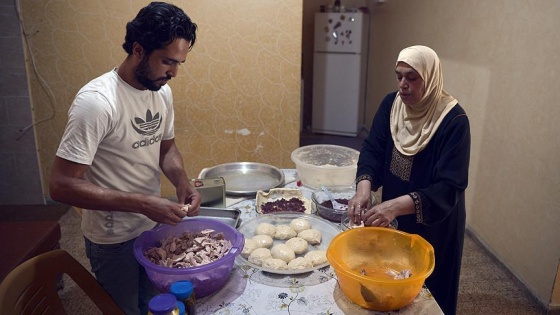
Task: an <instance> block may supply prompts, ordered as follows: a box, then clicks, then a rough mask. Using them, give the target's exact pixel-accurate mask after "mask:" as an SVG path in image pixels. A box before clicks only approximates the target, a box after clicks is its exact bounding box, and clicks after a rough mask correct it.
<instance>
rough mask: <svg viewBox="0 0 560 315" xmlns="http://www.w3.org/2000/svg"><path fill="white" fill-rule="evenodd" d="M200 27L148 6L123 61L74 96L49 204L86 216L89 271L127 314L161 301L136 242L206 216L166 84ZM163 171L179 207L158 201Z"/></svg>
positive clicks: (178, 13) (169, 9)
mask: <svg viewBox="0 0 560 315" xmlns="http://www.w3.org/2000/svg"><path fill="white" fill-rule="evenodd" d="M196 29H197V26H196V24H194V23H193V22H192V21H191V20H190V18H189V17H188V16H187V15H186V14H185V12H183V10H181V9H180V8H178V7H176V6H174V5H171V4H167V3H162V2H152V3H150V4H149V5H147V6H146V7H144V8H143V9H141V10H140V11H139V12H138V15H137V16H136V18H135V19H134V20H132V21H131V22H129V23H128V24H127V26H126V37H125V42H124V44H123V48H124V50H125V51H126V52H127V53H128V56H127V57H126V59H125V60H124V61H123V62H122V63H121V64H120V65H119V67H118V68H116V69H113V70H112V71H110V72H108V73H105V74H103V75H101V76H100V77H98V78H96V79H94V80H92V81H91V82H89V83H88V84H86V85H85V86H84V87H83V88H82V89H81V90H80V91H79V92H78V94H77V95H76V98H75V99H74V101H73V103H72V106H71V107H70V110H69V111H68V124H67V126H66V130H65V132H64V135H63V137H62V140H61V143H60V146H59V148H58V150H57V152H56V157H55V161H54V165H53V168H52V173H51V179H50V184H49V189H50V195H51V198H52V199H54V200H56V201H59V202H62V203H65V204H70V205H73V206H76V207H79V208H82V209H83V211H82V224H81V226H82V231H83V233H84V239H85V245H86V254H87V256H88V258H89V259H90V262H91V266H92V271H93V272H94V273H95V276H96V278H97V280H98V281H99V282H100V283H101V285H102V286H103V287H104V288H105V290H107V292H109V294H110V295H111V296H112V297H113V299H115V301H116V302H117V303H118V304H119V306H120V307H121V308H122V309H123V311H124V312H125V313H127V314H146V313H147V312H148V307H147V304H148V302H149V300H150V298H151V297H153V296H154V295H155V294H157V293H158V292H157V291H155V289H154V287H153V286H152V284H151V282H150V281H149V279H148V278H147V276H146V274H145V271H144V269H143V268H142V267H141V266H140V265H139V264H138V263H137V261H136V260H135V258H134V255H133V251H132V245H133V243H134V240H135V238H136V237H137V236H138V235H140V233H142V232H143V231H146V230H148V229H151V228H153V227H155V225H156V224H157V223H164V224H176V223H178V222H180V221H181V219H182V218H183V217H184V216H185V215H188V216H196V215H198V212H199V208H200V202H201V197H200V194H199V193H198V192H197V191H196V189H195V188H194V187H193V186H192V185H191V184H190V182H189V179H188V177H187V174H186V172H185V170H184V165H183V159H182V156H181V154H180V153H179V151H178V149H177V146H176V145H175V141H174V125H173V119H174V112H173V97H172V93H171V89H170V87H169V86H168V85H167V82H168V81H169V80H170V79H171V78H173V77H175V76H176V75H177V71H178V67H179V65H181V64H182V63H184V62H185V60H186V57H187V54H188V52H189V51H190V50H191V48H192V47H193V45H194V43H195V40H196ZM161 172H163V174H164V175H165V176H166V177H167V178H168V179H169V181H170V182H171V183H172V184H173V185H174V186H175V188H176V195H177V198H178V202H173V201H171V200H169V199H166V198H161V197H160V189H161V182H160V175H161Z"/></svg>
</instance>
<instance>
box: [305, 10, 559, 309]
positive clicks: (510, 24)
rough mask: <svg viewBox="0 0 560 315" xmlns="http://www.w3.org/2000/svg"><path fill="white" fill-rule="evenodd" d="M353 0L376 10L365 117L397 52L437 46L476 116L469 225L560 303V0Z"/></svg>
mask: <svg viewBox="0 0 560 315" xmlns="http://www.w3.org/2000/svg"><path fill="white" fill-rule="evenodd" d="M347 2H349V1H347ZM310 3H311V4H310ZM322 3H323V1H319V0H317V1H311V0H308V1H306V5H304V8H308V7H313V10H315V8H316V7H318V6H319V5H320V4H322ZM354 3H358V5H360V4H359V3H361V4H362V5H367V6H368V7H369V8H370V10H371V18H372V25H371V30H372V32H371V42H370V64H369V82H368V87H369V89H368V102H367V104H368V105H367V117H366V122H368V124H369V123H370V122H371V119H372V118H373V115H374V113H375V111H376V110H377V106H378V104H379V102H380V101H381V99H382V97H383V96H384V95H385V94H387V93H388V92H391V91H392V90H394V89H395V87H396V85H395V80H394V62H395V59H396V57H397V55H398V52H399V51H400V50H401V49H402V48H404V47H406V46H410V45H415V44H424V45H428V46H431V47H432V48H434V49H435V50H436V51H437V52H438V54H439V56H440V59H441V60H442V63H443V69H444V82H445V88H446V89H447V90H448V92H450V93H451V94H452V95H454V96H455V97H456V98H457V99H458V100H459V102H460V103H461V105H462V106H463V107H464V108H465V110H466V111H467V113H468V115H469V117H470V122H471V134H472V148H471V149H472V152H471V172H470V185H469V188H468V190H467V197H468V199H467V207H468V217H467V224H468V227H469V229H470V230H471V231H472V232H474V234H475V235H476V236H477V237H478V238H479V239H480V240H481V241H482V242H483V243H484V244H486V245H487V247H488V248H489V249H490V250H491V251H492V252H493V253H494V254H495V255H496V256H497V258H498V259H500V260H501V261H502V262H503V263H504V264H505V265H506V266H507V267H508V268H509V269H510V270H511V271H512V272H513V273H514V274H515V275H516V276H517V277H518V278H519V279H520V280H521V281H522V282H523V283H525V284H526V285H527V287H528V288H529V290H530V291H532V293H533V294H534V295H535V296H536V297H537V298H538V299H539V300H540V301H541V303H542V304H543V305H546V306H549V307H559V306H560V288H559V287H560V283H558V282H559V281H558V280H557V281H556V282H557V283H556V290H555V291H554V292H555V293H554V294H552V292H553V289H554V283H555V279H558V278H557V277H558V276H557V274H558V270H559V269H558V267H559V261H560V228H559V224H560V209H559V208H560V207H559V202H558V195H559V192H560V191H559V187H560V172H558V156H559V154H560V150H559V148H560V147H559V145H558V139H557V138H558V131H559V126H558V122H557V120H558V117H559V116H560V106H558V96H559V92H558V87H557V84H556V81H557V80H556V76H557V74H558V73H560V54H558V53H557V52H558V51H560V36H559V35H558V34H560V33H559V32H558V29H559V28H560V19H559V18H558V17H559V16H560V2H559V1H536V0H535V1H526V0H507V1H506V0H502V1H486V0H474V1H463V0H448V1H441V0H416V1H410V0H386V1H385V2H384V3H382V4H378V3H376V2H374V1H361V2H359V1H354ZM310 14H311V13H310V12H307V11H306V12H304V16H305V17H308V18H309V17H310ZM304 25H306V23H304ZM309 36H310V35H309V34H308V33H305V32H304V40H305V38H309ZM306 69H308V68H306V65H305V64H304V73H305V71H306ZM304 75H305V74H304ZM306 85H307V82H306Z"/></svg>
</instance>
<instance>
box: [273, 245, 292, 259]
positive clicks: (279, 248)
mask: <svg viewBox="0 0 560 315" xmlns="http://www.w3.org/2000/svg"><path fill="white" fill-rule="evenodd" d="M270 253H271V254H272V257H273V258H278V259H282V260H283V261H285V262H287V263H288V262H290V260H292V259H294V258H296V254H295V253H294V250H293V249H291V248H290V247H289V246H288V245H286V244H277V245H274V246H273V247H272V249H271V250H270Z"/></svg>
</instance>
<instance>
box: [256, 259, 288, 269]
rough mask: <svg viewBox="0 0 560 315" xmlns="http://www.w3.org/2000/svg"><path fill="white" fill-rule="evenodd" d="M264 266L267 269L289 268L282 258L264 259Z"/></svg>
mask: <svg viewBox="0 0 560 315" xmlns="http://www.w3.org/2000/svg"><path fill="white" fill-rule="evenodd" d="M262 267H264V268H267V269H276V270H286V269H288V264H287V263H286V262H285V261H283V260H282V259H278V258H268V259H265V260H263V262H262Z"/></svg>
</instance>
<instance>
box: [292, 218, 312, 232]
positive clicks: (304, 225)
mask: <svg viewBox="0 0 560 315" xmlns="http://www.w3.org/2000/svg"><path fill="white" fill-rule="evenodd" d="M290 227H291V228H292V229H294V231H296V233H299V232H301V231H303V230H309V229H310V228H311V223H309V221H307V220H306V219H302V218H299V219H293V220H292V221H291V222H290Z"/></svg>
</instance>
